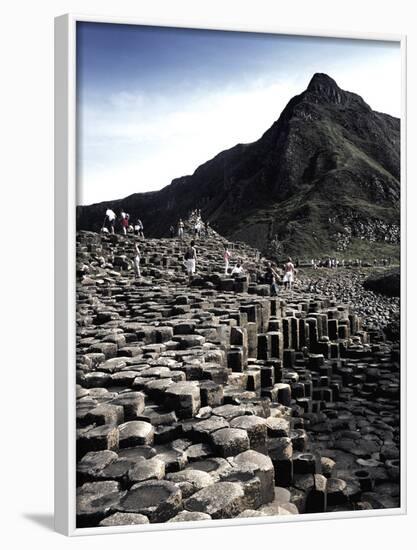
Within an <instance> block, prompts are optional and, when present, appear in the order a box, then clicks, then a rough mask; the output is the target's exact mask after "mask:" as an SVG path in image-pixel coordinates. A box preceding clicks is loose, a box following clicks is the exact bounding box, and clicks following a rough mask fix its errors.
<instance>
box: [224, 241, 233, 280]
mask: <svg viewBox="0 0 417 550" xmlns="http://www.w3.org/2000/svg"><path fill="white" fill-rule="evenodd" d="M223 246H224V252H223V260H224V274H225V275H227V274H228V272H229V262H230V258H231V257H232V255H231V253H230V251H229V247H228V246H227V243H224V245H223Z"/></svg>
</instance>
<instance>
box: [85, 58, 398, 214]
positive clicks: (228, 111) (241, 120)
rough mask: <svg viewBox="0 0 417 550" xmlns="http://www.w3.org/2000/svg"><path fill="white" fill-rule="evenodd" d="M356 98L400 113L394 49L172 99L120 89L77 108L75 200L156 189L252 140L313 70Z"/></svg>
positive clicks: (322, 62) (198, 90) (162, 94)
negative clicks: (381, 55) (382, 56)
mask: <svg viewBox="0 0 417 550" xmlns="http://www.w3.org/2000/svg"><path fill="white" fill-rule="evenodd" d="M318 71H320V72H327V73H328V74H330V75H331V76H333V77H334V78H335V79H336V81H337V82H338V83H339V85H340V86H341V87H342V88H344V89H347V90H350V91H354V92H356V93H359V94H360V95H362V96H363V97H364V99H365V101H366V102H367V103H368V104H370V105H371V107H372V108H374V109H376V110H380V111H384V112H390V113H391V114H394V115H398V114H399V104H400V98H399V93H400V85H399V84H400V64H399V57H398V54H395V53H393V54H392V56H391V57H390V56H387V57H386V61H385V62H384V63H383V64H377V63H371V61H370V60H369V59H366V58H365V59H363V60H361V61H356V62H355V63H354V64H353V63H350V64H348V63H344V61H343V60H342V59H339V60H338V61H337V62H335V61H334V60H333V61H331V62H330V61H326V60H320V59H318V60H317V61H315V62H314V64H310V66H308V67H303V70H301V69H300V70H299V71H298V72H297V71H296V70H295V69H294V70H293V72H292V73H290V74H286V75H285V77H284V76H283V74H282V72H281V73H280V76H279V77H278V78H277V77H276V75H270V76H269V77H268V79H265V80H262V79H257V80H256V81H254V82H251V83H250V84H248V82H244V81H242V82H240V83H239V84H236V86H234V87H228V88H224V89H222V90H214V91H210V92H207V91H205V90H204V89H201V88H196V89H195V91H194V92H193V93H192V94H191V95H188V96H186V97H185V96H181V97H180V96H179V97H175V96H174V95H172V96H171V95H170V91H169V90H165V91H164V92H162V91H161V92H160V93H158V94H153V95H152V96H151V95H144V94H143V93H138V94H132V93H129V92H125V91H121V92H120V93H117V94H112V95H111V96H110V97H108V98H107V99H106V100H105V101H102V102H101V103H99V104H97V103H95V104H94V103H92V102H87V104H86V105H83V109H82V111H81V121H82V125H81V136H80V146H81V156H80V159H79V160H80V162H79V189H80V193H79V196H78V202H79V203H81V204H89V203H91V202H99V201H102V200H110V199H114V198H121V197H124V196H127V195H129V194H131V193H136V192H144V191H150V190H155V189H160V188H162V187H164V186H165V185H168V184H169V183H170V182H171V180H172V179H173V178H175V177H179V176H183V175H186V174H190V173H192V172H194V170H195V169H196V168H197V167H198V166H199V165H200V164H202V163H203V162H205V161H207V160H209V159H210V158H212V157H213V156H215V155H216V154H217V153H219V152H220V151H222V150H224V149H227V148H229V147H232V146H233V145H235V144H236V143H242V142H243V143H247V142H251V141H254V140H256V139H258V138H259V137H260V136H261V135H262V134H263V133H264V132H265V131H266V130H267V129H268V128H269V127H270V126H271V124H272V123H273V122H274V120H276V119H277V118H278V116H279V115H280V113H281V111H282V109H283V108H284V107H285V105H286V103H287V102H288V101H289V99H290V98H291V97H293V96H294V95H296V94H298V93H300V92H301V91H302V90H303V89H304V88H305V87H306V85H307V84H308V80H309V78H310V77H311V75H312V74H313V73H314V72H318Z"/></svg>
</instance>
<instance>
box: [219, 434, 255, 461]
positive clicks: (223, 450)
mask: <svg viewBox="0 0 417 550" xmlns="http://www.w3.org/2000/svg"><path fill="white" fill-rule="evenodd" d="M211 440H212V443H213V445H214V447H215V449H216V451H217V452H218V453H219V455H220V456H223V457H227V456H236V455H238V454H239V453H242V452H243V451H246V450H247V449H249V446H250V442H249V437H248V434H247V432H246V430H241V429H239V428H221V429H220V430H217V431H215V432H214V433H212V435H211Z"/></svg>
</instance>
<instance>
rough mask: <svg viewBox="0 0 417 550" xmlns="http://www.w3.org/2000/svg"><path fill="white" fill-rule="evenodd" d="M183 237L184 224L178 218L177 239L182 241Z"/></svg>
mask: <svg viewBox="0 0 417 550" xmlns="http://www.w3.org/2000/svg"><path fill="white" fill-rule="evenodd" d="M183 237H184V222H183V221H182V219H181V218H180V221H179V222H178V238H179V239H181V240H182V239H183Z"/></svg>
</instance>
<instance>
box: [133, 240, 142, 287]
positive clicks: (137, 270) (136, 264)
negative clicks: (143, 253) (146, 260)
mask: <svg viewBox="0 0 417 550" xmlns="http://www.w3.org/2000/svg"><path fill="white" fill-rule="evenodd" d="M133 265H134V268H135V279H139V278H140V276H141V275H140V250H139V246H138V243H135V257H134V258H133Z"/></svg>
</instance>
